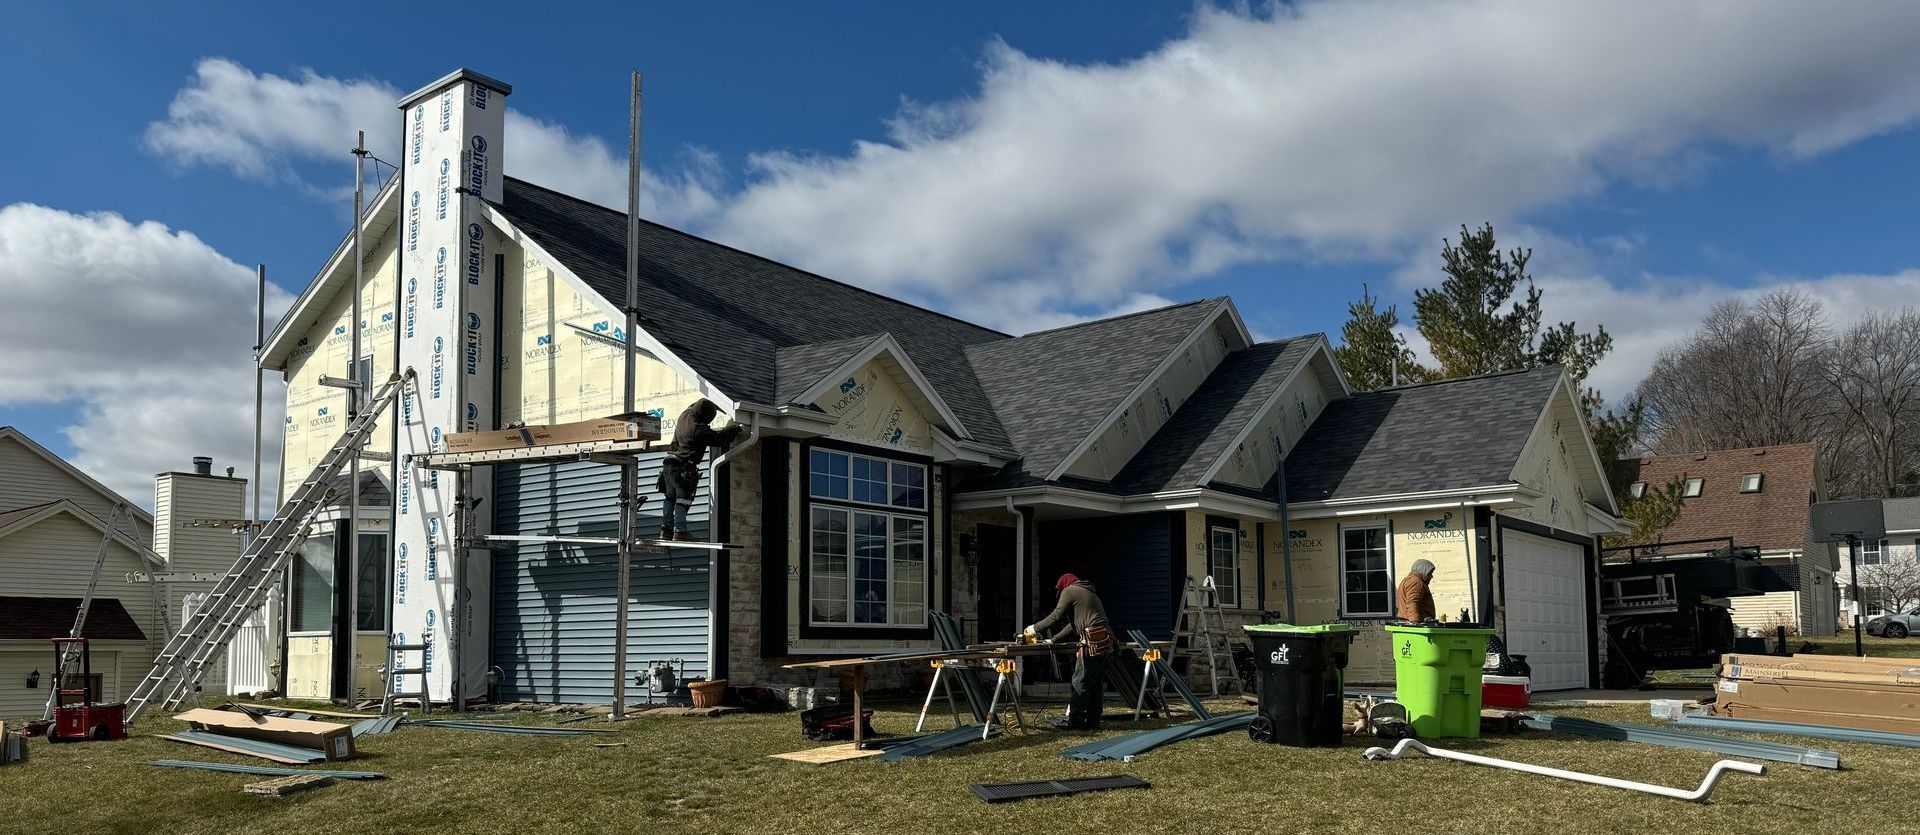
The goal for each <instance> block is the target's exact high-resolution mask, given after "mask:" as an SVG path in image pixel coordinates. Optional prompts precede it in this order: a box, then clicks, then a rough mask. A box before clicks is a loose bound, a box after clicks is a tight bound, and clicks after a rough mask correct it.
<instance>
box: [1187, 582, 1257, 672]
mask: <svg viewBox="0 0 1920 835" xmlns="http://www.w3.org/2000/svg"><path fill="white" fill-rule="evenodd" d="M1173 623H1174V628H1173V656H1174V657H1175V658H1187V659H1191V660H1189V661H1188V662H1187V677H1188V678H1193V668H1194V665H1196V664H1198V663H1199V662H1200V660H1201V659H1205V660H1206V663H1207V672H1208V673H1209V675H1208V676H1207V678H1208V679H1210V680H1211V681H1212V683H1213V695H1215V696H1220V695H1224V692H1223V691H1222V688H1221V685H1222V684H1225V683H1228V682H1231V683H1232V684H1233V686H1234V689H1235V690H1237V691H1239V692H1245V691H1246V689H1247V687H1246V683H1245V682H1243V681H1241V680H1240V673H1239V671H1238V670H1236V669H1235V668H1234V666H1233V634H1232V633H1231V632H1229V631H1228V630H1227V622H1226V612H1225V611H1224V610H1223V609H1222V608H1221V606H1220V594H1219V592H1218V590H1216V589H1215V588H1214V585H1213V575H1211V574H1209V575H1207V578H1206V579H1205V580H1202V581H1200V582H1198V583H1195V582H1194V581H1193V575H1191V574H1189V575H1187V584H1186V587H1185V588H1184V589H1182V590H1181V592H1180V613H1179V615H1178V616H1177V617H1176V618H1175V619H1174V622H1173ZM1223 662H1224V663H1223Z"/></svg>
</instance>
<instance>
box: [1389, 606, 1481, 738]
mask: <svg viewBox="0 0 1920 835" xmlns="http://www.w3.org/2000/svg"><path fill="white" fill-rule="evenodd" d="M1387 634H1388V635H1389V636H1390V637H1391V638H1392V641H1393V644H1392V648H1393V674H1394V694H1395V696H1396V697H1397V698H1398V699H1399V700H1400V704H1401V706H1403V707H1405V708H1406V709H1407V721H1409V722H1411V723H1412V724H1413V732H1414V733H1416V734H1419V735H1420V738H1421V739H1439V738H1442V737H1450V736H1452V737H1468V738H1477V737H1479V736H1480V668H1481V667H1483V666H1485V665H1486V662H1487V639H1488V638H1489V637H1492V636H1493V630H1491V629H1481V628H1478V627H1467V626H1388V627H1387Z"/></svg>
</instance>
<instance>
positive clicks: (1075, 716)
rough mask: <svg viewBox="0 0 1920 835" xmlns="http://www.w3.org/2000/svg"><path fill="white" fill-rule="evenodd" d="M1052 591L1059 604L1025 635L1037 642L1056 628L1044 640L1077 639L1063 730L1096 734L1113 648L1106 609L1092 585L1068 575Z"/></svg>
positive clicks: (1114, 646) (1063, 575)
mask: <svg viewBox="0 0 1920 835" xmlns="http://www.w3.org/2000/svg"><path fill="white" fill-rule="evenodd" d="M1053 587H1054V590H1056V591H1058V592H1060V602H1059V604H1058V605H1055V606H1054V607H1053V613H1052V614H1050V615H1047V616H1046V617H1044V618H1041V619H1040V621H1039V622H1038V623H1035V624H1034V625H1032V626H1029V627H1027V629H1026V632H1025V634H1026V637H1027V638H1029V639H1034V640H1038V639H1039V638H1040V634H1041V633H1043V632H1046V631H1048V630H1051V629H1053V628H1054V627H1055V626H1059V627H1060V631H1059V632H1057V633H1055V634H1053V635H1051V636H1049V637H1047V639H1046V640H1048V641H1056V640H1059V639H1061V638H1064V637H1066V636H1067V635H1069V634H1072V635H1078V636H1079V637H1080V650H1079V651H1078V652H1076V653H1075V654H1074V662H1073V696H1072V698H1071V699H1070V700H1069V701H1068V702H1067V721H1066V724H1065V725H1063V727H1065V728H1067V729H1068V730H1087V731H1097V730H1099V729H1100V714H1101V711H1102V710H1103V709H1104V708H1103V707H1102V705H1101V702H1102V701H1103V700H1104V699H1105V698H1106V686H1105V684H1106V682H1105V676H1106V674H1107V661H1108V659H1110V658H1112V657H1113V653H1114V650H1115V649H1116V648H1117V645H1116V644H1115V643H1114V640H1113V629H1112V627H1111V626H1110V625H1109V624H1108V623H1107V607H1106V604H1104V603H1101V602H1100V596H1099V595H1097V594H1095V593H1094V591H1093V584H1092V583H1089V582H1087V581H1085V580H1082V579H1080V578H1079V577H1075V576H1074V575H1072V574H1062V575H1060V581H1059V582H1057V583H1054V585H1053Z"/></svg>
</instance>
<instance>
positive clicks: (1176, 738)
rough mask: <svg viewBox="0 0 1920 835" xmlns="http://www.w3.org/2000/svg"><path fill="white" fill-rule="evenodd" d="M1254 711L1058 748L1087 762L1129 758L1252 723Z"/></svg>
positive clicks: (1072, 756)
mask: <svg viewBox="0 0 1920 835" xmlns="http://www.w3.org/2000/svg"><path fill="white" fill-rule="evenodd" d="M1256 715H1258V714H1257V713H1255V712H1254V711H1247V712H1245V713H1231V714H1227V715H1225V716H1216V717H1214V718H1212V719H1205V720H1201V721H1199V722H1188V723H1186V724H1184V725H1172V726H1169V727H1165V728H1156V729H1154V730H1151V731H1142V732H1140V733H1135V734H1127V735H1126V736H1119V737H1114V738H1112V739H1101V740H1095V741H1093V742H1089V743H1085V744H1083V745H1075V746H1073V747H1072V748H1068V749H1067V750H1065V751H1062V752H1060V756H1062V757H1066V758H1067V759H1070V760H1084V761H1087V762H1095V761H1099V760H1131V759H1133V758H1134V757H1137V756H1140V755H1141V754H1145V753H1146V752H1148V751H1151V750H1153V749H1155V748H1159V747H1161V746H1163V745H1172V744H1173V743H1176V742H1184V741H1186V740H1189V739H1198V738H1200V737H1203V736H1212V735H1214V734H1219V733H1225V732H1227V731H1231V730H1234V729H1237V728H1245V727H1247V726H1249V725H1252V724H1253V719H1254V717H1255V716H1256Z"/></svg>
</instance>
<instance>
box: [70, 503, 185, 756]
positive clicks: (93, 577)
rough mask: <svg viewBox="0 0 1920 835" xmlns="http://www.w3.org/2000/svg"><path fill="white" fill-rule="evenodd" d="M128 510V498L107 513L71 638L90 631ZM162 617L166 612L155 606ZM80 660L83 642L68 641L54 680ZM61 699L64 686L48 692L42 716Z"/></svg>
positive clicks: (74, 617) (74, 616) (74, 618)
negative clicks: (111, 551) (105, 570)
mask: <svg viewBox="0 0 1920 835" xmlns="http://www.w3.org/2000/svg"><path fill="white" fill-rule="evenodd" d="M126 512H127V503H126V502H114V504H113V512H112V513H110V514H108V515H107V530H106V532H105V533H103V534H101V535H100V550H99V552H98V553H95V554H94V555H93V573H92V574H89V575H87V593H86V596H84V597H82V598H80V609H79V610H78V611H76V612H74V613H73V628H72V629H69V630H67V637H69V638H84V637H86V634H85V633H86V631H87V614H88V613H89V612H91V611H92V610H93V593H94V590H95V589H98V588H99V587H100V569H101V567H102V566H104V565H106V564H107V551H108V549H109V547H110V546H111V545H113V537H114V534H117V533H119V532H120V529H119V527H117V526H118V525H119V524H120V517H121V516H122V515H124V514H125V513H126ZM155 611H156V612H158V613H159V614H160V615H161V616H162V617H165V616H166V614H167V613H166V612H165V611H162V610H159V609H157V608H156V609H155ZM79 660H80V644H77V643H73V644H66V645H64V647H63V648H62V649H61V650H60V654H59V655H57V656H55V657H54V662H53V680H54V681H65V680H66V675H67V670H68V668H70V667H72V666H73V665H74V664H75V663H76V662H78V661H79ZM59 701H60V689H59V688H58V687H55V688H51V689H50V690H49V691H48V692H47V709H46V711H45V712H43V713H42V714H41V715H40V718H41V719H42V720H47V719H52V718H53V709H54V708H55V707H57V706H58V704H59Z"/></svg>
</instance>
